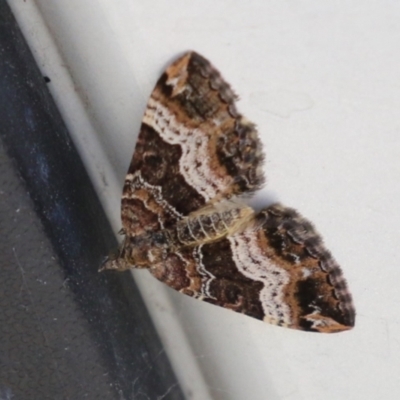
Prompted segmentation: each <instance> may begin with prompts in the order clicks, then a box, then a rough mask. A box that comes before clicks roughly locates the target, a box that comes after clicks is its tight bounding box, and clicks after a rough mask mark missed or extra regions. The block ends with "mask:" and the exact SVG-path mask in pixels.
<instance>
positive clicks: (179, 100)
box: [102, 52, 355, 332]
mask: <svg viewBox="0 0 400 400" xmlns="http://www.w3.org/2000/svg"><path fill="white" fill-rule="evenodd" d="M235 103H236V96H235V94H234V93H233V91H232V89H231V87H230V86H229V85H228V84H227V83H226V82H225V81H224V79H223V78H222V77H221V74H220V73H219V72H218V71H217V70H216V69H215V68H214V67H213V66H212V65H211V64H210V62H209V61H208V60H206V59H205V58H204V57H202V56H201V55H199V54H197V53H195V52H188V53H186V54H184V55H183V56H181V57H180V58H178V59H177V60H176V61H175V62H173V63H172V64H171V65H170V66H169V67H168V68H167V69H166V70H165V71H164V73H163V74H162V76H161V77H160V78H159V80H158V82H157V84H156V86H155V88H154V90H153V92H152V94H151V96H150V99H149V101H148V104H147V108H146V111H145V114H144V117H143V121H142V125H141V128H140V133H139V137H138V140H137V144H136V149H135V152H134V154H133V158H132V162H131V164H130V166H129V170H128V174H127V176H126V179H125V184H124V188H123V194H122V207H121V208H122V210H121V218H122V224H123V234H124V235H125V238H124V241H123V243H122V245H121V247H120V248H119V250H118V252H117V254H115V256H112V257H110V258H109V259H108V260H107V261H106V262H105V264H104V265H103V267H102V270H117V271H123V270H126V269H129V268H142V269H148V270H149V271H150V273H151V274H153V275H154V276H155V277H156V278H157V279H159V280H160V281H162V282H164V283H166V284H167V285H168V286H170V287H172V288H173V289H175V290H177V291H179V292H181V293H183V294H186V295H189V296H192V297H195V298H197V299H200V300H203V301H206V302H208V303H211V304H215V305H218V306H221V307H225V308H228V309H231V310H233V311H237V312H239V313H243V314H246V315H249V316H251V317H254V318H257V319H260V320H264V321H266V322H269V323H271V324H275V325H279V326H284V327H289V328H294V329H301V330H305V331H314V332H340V331H344V330H348V329H350V328H352V327H353V326H354V322H355V310H354V307H353V303H352V298H351V295H350V293H349V290H348V288H347V284H346V282H345V280H344V278H343V275H342V272H341V269H340V267H339V265H338V264H337V263H336V261H335V260H334V258H333V257H332V256H331V254H330V253H329V251H328V250H327V249H326V248H325V246H324V244H323V242H322V239H321V236H320V235H319V234H318V233H317V232H316V230H315V228H314V227H313V225H312V224H311V223H310V222H309V221H307V220H306V219H304V218H303V217H302V216H301V215H300V214H299V213H298V212H297V211H296V210H294V209H292V208H287V207H285V206H283V205H281V204H274V205H272V206H269V207H266V208H264V209H263V210H262V211H260V212H258V213H256V212H255V211H254V210H253V209H252V208H251V207H249V206H247V205H246V204H245V203H244V202H243V201H242V200H243V197H244V196H243V195H247V196H248V195H250V194H252V193H253V192H254V191H256V190H258V189H259V188H260V187H261V186H262V185H263V183H264V181H265V179H264V172H263V162H264V153H263V149H262V145H261V142H260V140H259V137H258V133H257V130H256V128H255V126H254V124H253V123H251V122H250V121H248V120H247V119H246V118H245V117H243V116H242V115H241V114H240V113H239V112H238V110H237V108H236V104H235Z"/></svg>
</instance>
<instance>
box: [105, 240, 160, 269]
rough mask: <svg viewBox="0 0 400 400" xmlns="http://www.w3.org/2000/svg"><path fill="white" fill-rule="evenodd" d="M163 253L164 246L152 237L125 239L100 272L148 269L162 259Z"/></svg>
mask: <svg viewBox="0 0 400 400" xmlns="http://www.w3.org/2000/svg"><path fill="white" fill-rule="evenodd" d="M164 253H165V250H164V246H162V245H161V243H159V241H157V240H155V239H154V238H153V236H152V235H147V234H145V235H141V236H137V237H133V238H132V237H127V238H125V240H124V243H123V244H122V246H121V247H120V249H118V250H117V251H116V252H113V253H111V254H110V255H109V256H108V258H107V260H106V261H105V263H104V264H103V265H102V267H101V268H100V271H103V270H106V269H112V270H117V271H124V270H126V269H131V268H135V269H144V268H150V266H151V265H152V264H155V263H158V262H160V261H161V260H162V259H163V256H164Z"/></svg>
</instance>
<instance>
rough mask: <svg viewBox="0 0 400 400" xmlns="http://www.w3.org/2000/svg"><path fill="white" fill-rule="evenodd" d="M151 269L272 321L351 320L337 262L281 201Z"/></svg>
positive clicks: (321, 327) (201, 295)
mask: <svg viewBox="0 0 400 400" xmlns="http://www.w3.org/2000/svg"><path fill="white" fill-rule="evenodd" d="M150 271H151V273H152V274H153V275H154V276H155V277H156V278H158V279H159V280H161V281H163V282H165V283H166V284H167V285H169V286H171V287H173V288H174V289H176V290H178V291H180V292H181V293H184V294H187V295H189V296H193V297H195V298H198V299H200V300H204V301H206V302H209V303H212V304H215V305H218V306H221V307H225V308H228V309H231V310H234V311H237V312H240V313H243V314H246V315H249V316H251V317H254V318H258V319H261V320H264V321H266V322H269V323H272V324H275V325H280V326H285V327H289V328H294V329H301V330H306V331H315V332H339V331H343V330H347V329H350V328H352V327H353V326H354V321H355V311H354V307H353V303H352V298H351V295H350V293H349V291H348V289H347V285H346V282H345V280H344V278H343V276H342V272H341V270H340V267H339V266H338V264H337V263H336V261H335V260H334V259H333V258H332V256H331V255H330V253H329V252H328V251H327V250H326V248H325V247H324V245H323V243H322V239H321V237H320V236H319V235H318V233H317V232H316V231H315V229H314V228H313V226H312V225H311V223H310V222H308V221H306V220H305V219H304V218H302V217H301V216H300V215H299V214H298V213H297V212H296V211H295V210H293V209H290V208H285V207H283V206H282V205H279V204H277V205H273V206H271V207H268V208H266V209H264V210H263V211H261V212H260V213H259V214H257V216H256V217H255V218H254V219H253V220H252V221H251V222H250V223H249V224H248V225H247V226H246V228H245V229H243V230H242V231H240V232H237V233H235V234H233V235H232V236H228V237H227V238H225V239H223V240H220V241H217V242H214V243H209V244H203V245H201V246H198V247H195V248H191V249H190V248H189V249H183V250H182V251H181V252H176V253H174V254H171V255H170V256H169V257H168V259H167V260H166V262H165V263H162V264H158V265H155V266H152V267H151V268H150Z"/></svg>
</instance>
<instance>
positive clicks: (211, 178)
mask: <svg viewBox="0 0 400 400" xmlns="http://www.w3.org/2000/svg"><path fill="white" fill-rule="evenodd" d="M263 159H264V155H263V152H262V146H261V142H260V140H259V137H258V133H257V131H256V129H255V127H254V125H253V124H252V123H250V122H249V121H248V120H246V119H245V118H244V117H243V116H242V115H241V114H240V113H239V112H238V111H237V109H236V97H235V95H234V94H233V91H232V89H231V88H230V86H229V84H228V83H227V82H225V80H224V79H223V78H222V77H221V75H220V73H219V72H218V71H217V70H216V69H215V68H214V67H213V66H212V65H211V63H210V62H209V61H208V60H206V59H205V58H204V57H202V56H201V55H199V54H197V53H195V52H188V53H186V54H184V55H183V56H182V57H180V58H178V59H177V60H176V61H175V62H173V63H172V64H171V65H170V66H169V67H168V68H167V69H166V70H165V71H164V73H163V74H162V76H161V77H160V79H159V80H158V82H157V84H156V86H155V88H154V90H153V92H152V94H151V96H150V99H149V101H148V104H147V108H146V111H145V114H144V116H143V121H142V126H141V128H140V133H139V137H138V141H137V144H136V149H135V152H134V154H133V157H132V162H131V165H130V167H129V171H128V174H127V176H126V180H125V186H124V190H123V196H122V204H121V216H122V223H123V227H124V231H125V233H126V235H127V236H130V237H134V236H138V235H141V234H143V233H144V232H149V231H150V232H154V231H158V230H160V229H164V228H165V227H168V226H172V225H173V224H175V223H176V222H177V221H179V220H180V219H181V218H182V217H184V216H186V215H188V214H190V213H191V212H193V211H196V210H198V209H199V208H201V207H203V206H204V205H206V204H207V203H209V202H210V201H214V200H220V199H222V198H226V197H231V196H235V195H239V194H242V193H249V192H253V191H255V190H257V189H258V188H259V187H260V186H261V184H262V183H263V181H264V174H263V171H262V164H263Z"/></svg>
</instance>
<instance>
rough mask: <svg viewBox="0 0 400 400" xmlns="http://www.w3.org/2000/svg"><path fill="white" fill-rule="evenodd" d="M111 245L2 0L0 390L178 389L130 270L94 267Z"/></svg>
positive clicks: (118, 394) (120, 395)
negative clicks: (119, 272) (123, 271)
mask: <svg viewBox="0 0 400 400" xmlns="http://www.w3.org/2000/svg"><path fill="white" fill-rule="evenodd" d="M49 78H50V79H51V77H49ZM50 84H51V83H50ZM115 246H116V241H115V237H114V235H113V232H112V231H111V229H110V226H109V224H108V221H107V219H106V217H105V215H104V212H103V210H102V208H101V205H100V203H99V200H98V198H97V196H96V193H95V191H94V189H93V187H92V185H91V182H90V181H89V178H88V176H87V174H86V171H85V169H84V167H83V164H82V162H81V160H80V158H79V156H78V154H77V152H76V150H75V147H74V145H73V143H72V142H71V139H70V137H69V135H68V132H67V131H66V128H65V126H64V124H63V121H62V120H61V117H60V115H59V113H58V111H57V109H56V107H55V105H54V103H53V101H52V98H51V96H50V94H49V92H48V90H47V87H46V83H45V80H44V78H43V76H41V75H40V72H39V70H38V69H37V67H36V65H35V64H34V61H33V58H32V55H31V53H30V51H29V50H28V48H27V46H26V44H25V42H24V40H23V38H22V36H21V34H20V32H19V30H18V27H17V26H16V24H15V21H14V19H13V17H12V15H11V13H10V11H9V9H8V6H7V4H6V2H5V1H4V0H0V399H10V400H11V399H13V400H17V399H139V400H140V399H146V400H147V399H151V400H153V399H183V395H182V392H181V390H180V387H179V385H178V384H177V380H176V378H175V376H174V374H173V372H172V370H171V367H170V364H169V361H168V359H167V358H166V355H165V353H164V351H163V347H162V344H161V343H160V340H159V338H158V336H157V334H156V332H155V329H154V326H153V325H152V323H151V321H150V318H149V315H148V313H147V310H146V309H145V306H144V304H143V301H142V299H141V298H140V295H139V293H138V291H137V288H136V286H135V284H134V282H133V280H132V277H131V275H130V273H129V272H127V273H122V274H116V273H112V272H107V273H103V274H99V273H98V272H97V269H98V267H99V265H100V263H101V260H102V259H103V257H104V255H106V254H107V253H108V252H109V250H110V249H112V248H114V247H115Z"/></svg>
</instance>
